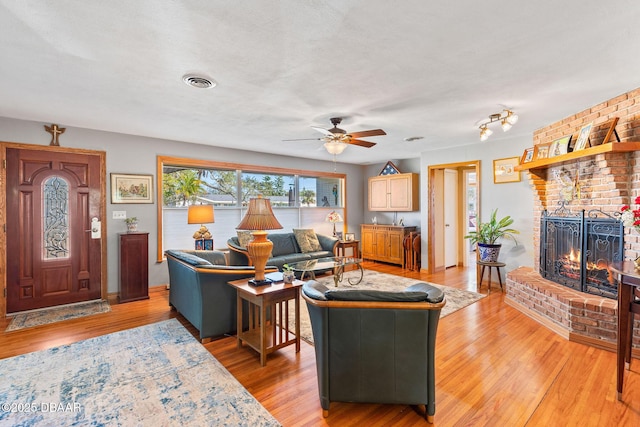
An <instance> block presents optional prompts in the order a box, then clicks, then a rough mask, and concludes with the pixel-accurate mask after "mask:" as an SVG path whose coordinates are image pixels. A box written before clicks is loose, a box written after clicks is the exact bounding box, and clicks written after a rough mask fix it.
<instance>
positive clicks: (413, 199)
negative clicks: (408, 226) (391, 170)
mask: <svg viewBox="0 0 640 427" xmlns="http://www.w3.org/2000/svg"><path fill="white" fill-rule="evenodd" d="M418 176H419V175H418V174H417V173H400V174H394V175H381V176H374V177H371V178H369V210H370V211H395V212H408V211H416V210H418V209H419V207H420V206H419V203H418Z"/></svg>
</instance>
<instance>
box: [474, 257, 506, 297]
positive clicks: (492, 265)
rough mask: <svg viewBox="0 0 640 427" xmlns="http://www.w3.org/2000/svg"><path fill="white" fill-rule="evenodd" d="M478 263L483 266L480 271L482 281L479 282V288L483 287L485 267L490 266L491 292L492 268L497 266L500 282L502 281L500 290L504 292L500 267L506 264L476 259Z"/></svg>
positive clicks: (488, 286) (489, 285)
mask: <svg viewBox="0 0 640 427" xmlns="http://www.w3.org/2000/svg"><path fill="white" fill-rule="evenodd" d="M476 264H477V265H479V266H481V267H482V269H481V271H480V281H479V282H478V290H479V289H480V288H481V287H482V279H483V278H484V269H485V267H489V284H488V285H487V288H488V293H491V269H492V268H494V267H495V269H496V270H498V282H500V290H501V291H503V292H504V289H503V288H502V275H501V274H500V268H501V267H504V266H505V265H507V264H505V263H504V262H497V261H496V262H487V261H480V260H478V261H476Z"/></svg>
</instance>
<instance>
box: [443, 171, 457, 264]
mask: <svg viewBox="0 0 640 427" xmlns="http://www.w3.org/2000/svg"><path fill="white" fill-rule="evenodd" d="M444 194H445V197H444V266H445V268H447V267H454V266H457V265H458V172H457V171H456V170H453V169H445V171H444Z"/></svg>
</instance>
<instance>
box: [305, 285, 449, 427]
mask: <svg viewBox="0 0 640 427" xmlns="http://www.w3.org/2000/svg"><path fill="white" fill-rule="evenodd" d="M302 296H303V298H304V299H305V300H306V302H307V307H308V309H309V316H310V318H311V327H312V330H313V340H314V348H315V352H316V368H317V374H318V391H319V395H320V404H321V406H322V409H323V415H324V416H325V417H326V416H328V415H329V406H330V403H331V402H367V403H392V404H408V405H425V417H426V419H427V421H428V422H430V423H432V422H433V416H434V414H435V345H436V331H437V327H438V320H439V318H440V311H441V310H442V307H444V305H445V303H446V302H445V299H444V292H443V291H442V290H441V289H439V288H437V287H435V286H431V285H429V284H427V283H417V284H415V285H412V286H410V287H408V288H406V289H405V290H404V291H403V292H385V291H375V290H353V289H349V290H344V289H340V288H338V289H329V288H327V287H325V286H324V285H322V284H320V283H318V282H315V281H309V282H307V283H305V284H304V285H303V287H302Z"/></svg>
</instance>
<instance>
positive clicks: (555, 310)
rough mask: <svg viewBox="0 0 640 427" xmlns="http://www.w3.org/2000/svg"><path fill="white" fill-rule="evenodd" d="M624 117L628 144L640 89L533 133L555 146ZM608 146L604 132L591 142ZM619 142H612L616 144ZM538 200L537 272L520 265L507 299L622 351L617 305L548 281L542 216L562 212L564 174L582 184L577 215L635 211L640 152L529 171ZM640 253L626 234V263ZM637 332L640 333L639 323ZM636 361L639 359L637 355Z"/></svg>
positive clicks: (638, 241)
mask: <svg viewBox="0 0 640 427" xmlns="http://www.w3.org/2000/svg"><path fill="white" fill-rule="evenodd" d="M614 117H618V118H619V121H618V125H617V126H616V130H617V132H618V134H619V136H620V139H621V141H623V142H627V141H640V89H635V90H633V91H631V92H628V93H625V94H623V95H620V96H617V97H615V98H613V99H610V100H608V101H606V102H603V103H600V104H598V105H595V106H593V107H591V108H589V109H587V110H585V111H582V112H580V113H577V114H575V115H573V116H570V117H567V118H565V119H563V120H561V121H559V122H556V123H553V124H551V125H549V126H547V127H545V128H542V129H539V130H537V131H536V132H534V135H533V143H534V145H538V144H545V143H550V142H553V141H554V140H556V139H558V138H561V137H563V136H567V135H571V134H573V135H574V136H576V135H577V133H578V132H579V130H580V129H581V127H582V126H584V125H585V124H587V123H590V122H593V123H594V129H598V126H599V125H600V124H603V123H605V122H607V121H608V120H610V119H612V118H614ZM601 141H602V137H601V135H600V131H596V132H594V133H592V135H591V142H592V143H594V144H598V143H599V142H601ZM615 143H616V142H613V144H615ZM527 175H528V178H529V182H530V184H531V188H532V190H533V197H534V212H533V218H534V232H533V235H534V242H533V252H534V253H535V254H537V256H536V257H535V258H534V260H533V261H534V262H533V264H534V268H533V269H532V268H529V267H520V268H518V269H515V270H513V271H510V272H508V273H507V281H506V289H507V296H506V298H505V301H507V303H508V304H510V305H512V306H513V307H515V308H517V309H519V310H520V311H522V312H523V313H525V314H527V315H529V316H530V317H532V318H534V319H536V320H537V321H539V322H540V323H542V324H543V325H545V326H547V327H549V328H550V329H552V330H554V331H556V332H557V333H558V334H560V335H562V336H564V337H566V338H567V339H569V340H572V341H578V342H583V343H586V344H590V345H593V346H597V347H603V348H607V349H612V350H615V343H616V338H617V301H615V300H612V299H608V298H600V297H597V296H594V295H590V294H583V293H581V292H578V291H575V290H572V289H569V288H567V287H564V286H562V285H559V284H556V283H554V282H551V281H549V280H546V279H543V278H542V277H541V276H540V274H539V273H537V271H538V270H539V263H540V259H539V254H540V218H541V217H542V214H543V211H544V210H545V209H546V210H548V211H550V212H552V211H554V210H555V209H557V207H558V204H559V202H560V200H561V198H562V194H563V192H562V191H561V182H560V180H559V179H558V176H559V175H563V176H568V177H569V178H570V179H571V180H572V181H573V182H577V184H578V185H577V186H576V191H575V192H574V196H575V197H574V198H573V199H572V200H570V201H569V202H568V203H567V206H566V207H567V209H568V210H569V211H570V212H571V213H572V214H578V213H580V211H581V210H587V211H588V210H589V209H600V210H602V211H604V212H606V213H609V214H613V213H615V212H619V210H620V207H621V206H622V205H625V204H628V205H632V207H633V209H637V208H640V207H638V206H635V205H634V204H633V200H634V199H635V197H636V196H639V195H640V152H638V151H636V152H629V153H606V154H597V155H594V156H590V157H583V158H578V159H575V160H570V161H565V162H562V163H556V164H552V165H548V166H547V167H543V168H537V169H530V170H528V172H527ZM639 255H640V236H639V234H638V233H637V232H636V231H634V230H629V229H625V235H624V258H625V259H634V258H635V257H637V256H639ZM634 326H635V328H634V329H635V330H636V331H638V330H640V328H639V326H640V323H639V322H637V321H636V324H635V325H634ZM633 342H634V347H635V348H640V336H639V335H638V334H637V333H634V338H633ZM634 355H635V354H634Z"/></svg>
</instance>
